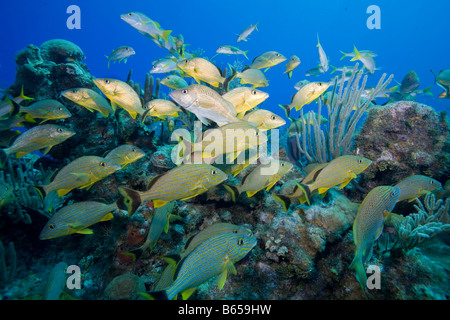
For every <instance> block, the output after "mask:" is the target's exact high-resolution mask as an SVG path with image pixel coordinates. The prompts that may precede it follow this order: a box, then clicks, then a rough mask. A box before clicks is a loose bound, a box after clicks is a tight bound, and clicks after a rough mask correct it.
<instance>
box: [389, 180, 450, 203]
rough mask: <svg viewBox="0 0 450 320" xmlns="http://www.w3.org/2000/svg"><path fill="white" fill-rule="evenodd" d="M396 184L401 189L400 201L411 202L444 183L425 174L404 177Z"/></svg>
mask: <svg viewBox="0 0 450 320" xmlns="http://www.w3.org/2000/svg"><path fill="white" fill-rule="evenodd" d="M395 186H396V187H397V188H399V189H400V197H399V198H398V201H399V202H400V201H403V200H408V201H409V202H411V201H413V200H414V199H416V198H419V197H421V196H423V195H424V194H427V193H430V192H431V191H433V190H436V189H439V188H442V184H441V183H440V182H439V181H437V180H435V179H433V178H430V177H427V176H423V175H414V176H410V177H408V178H405V179H403V180H402V181H400V182H399V183H397V184H396V185H395Z"/></svg>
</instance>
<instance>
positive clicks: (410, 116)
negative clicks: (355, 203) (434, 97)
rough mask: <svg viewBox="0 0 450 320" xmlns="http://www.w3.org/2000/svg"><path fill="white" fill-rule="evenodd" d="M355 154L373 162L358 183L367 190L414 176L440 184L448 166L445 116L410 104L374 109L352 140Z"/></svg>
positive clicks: (448, 146)
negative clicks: (435, 180)
mask: <svg viewBox="0 0 450 320" xmlns="http://www.w3.org/2000/svg"><path fill="white" fill-rule="evenodd" d="M355 150H356V152H357V153H358V154H359V155H361V156H364V157H366V158H369V159H371V160H372V161H373V163H372V165H371V166H369V167H368V168H367V169H366V170H365V171H364V172H363V174H362V175H361V180H360V181H359V183H360V185H364V186H366V187H367V188H368V189H372V188H374V187H376V186H379V185H391V184H395V183H397V182H398V181H400V180H402V179H403V178H406V177H408V176H410V175H413V174H423V175H426V176H429V177H432V178H435V179H437V180H440V178H442V177H443V175H445V170H447V168H448V167H449V164H450V160H449V159H450V158H449V156H450V155H449V152H450V144H449V128H448V123H447V120H446V114H445V113H444V112H442V113H440V114H437V113H436V112H435V111H434V110H433V108H431V107H429V106H426V105H423V104H420V103H417V102H413V101H399V102H395V103H391V104H388V105H385V106H374V107H373V108H372V109H371V110H370V111H369V115H368V117H367V120H366V122H365V123H364V125H363V127H362V129H361V131H360V133H359V134H358V135H357V136H356V138H355ZM441 180H442V179H441Z"/></svg>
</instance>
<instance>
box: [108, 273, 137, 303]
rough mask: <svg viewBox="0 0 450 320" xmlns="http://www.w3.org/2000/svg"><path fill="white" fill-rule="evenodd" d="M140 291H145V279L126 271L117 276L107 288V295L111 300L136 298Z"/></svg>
mask: <svg viewBox="0 0 450 320" xmlns="http://www.w3.org/2000/svg"><path fill="white" fill-rule="evenodd" d="M139 292H145V284H144V281H142V280H141V278H139V277H138V276H136V275H134V274H131V273H125V274H123V275H120V276H117V277H115V278H114V279H113V280H112V281H111V282H110V283H109V284H108V286H107V287H106V289H105V297H106V298H108V299H111V300H124V299H125V300H136V299H138V298H139Z"/></svg>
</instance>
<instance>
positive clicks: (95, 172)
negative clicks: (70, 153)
mask: <svg viewBox="0 0 450 320" xmlns="http://www.w3.org/2000/svg"><path fill="white" fill-rule="evenodd" d="M117 170H120V166H119V165H118V164H116V163H115V162H112V161H110V160H106V159H105V158H102V157H97V156H82V157H80V158H77V159H75V160H73V161H72V162H70V163H69V164H67V165H66V166H64V167H63V168H61V170H59V171H58V172H57V174H56V175H55V177H54V179H53V180H52V182H50V183H49V184H47V185H43V186H37V187H36V189H37V190H38V191H39V193H40V194H41V196H42V198H45V195H47V194H48V193H49V192H51V191H53V190H57V191H56V193H57V194H58V197H62V196H63V195H65V194H67V193H69V192H70V191H71V190H72V189H75V188H79V189H83V188H89V187H90V186H92V185H93V184H94V183H95V182H97V181H100V180H102V179H104V178H106V177H107V176H109V175H110V174H113V173H114V172H116V171H117Z"/></svg>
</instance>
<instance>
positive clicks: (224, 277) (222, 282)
mask: <svg viewBox="0 0 450 320" xmlns="http://www.w3.org/2000/svg"><path fill="white" fill-rule="evenodd" d="M227 275H228V271H227V270H226V269H225V270H224V271H222V273H221V274H219V276H218V277H217V288H219V290H222V288H223V286H224V285H225V281H226V280H227Z"/></svg>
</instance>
